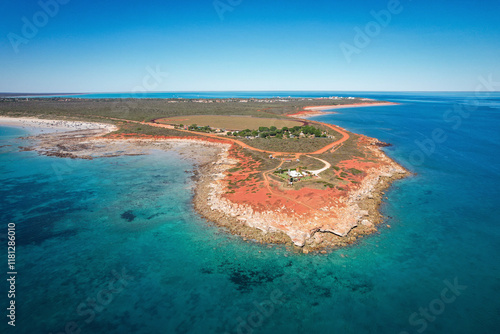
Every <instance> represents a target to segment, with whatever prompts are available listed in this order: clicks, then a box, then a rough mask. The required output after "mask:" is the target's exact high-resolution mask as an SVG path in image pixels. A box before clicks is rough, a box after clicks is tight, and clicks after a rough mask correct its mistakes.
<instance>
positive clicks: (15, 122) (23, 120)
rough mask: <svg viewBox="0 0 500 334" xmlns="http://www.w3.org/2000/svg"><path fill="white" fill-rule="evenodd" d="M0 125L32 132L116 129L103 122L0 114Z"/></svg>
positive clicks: (109, 130)
mask: <svg viewBox="0 0 500 334" xmlns="http://www.w3.org/2000/svg"><path fill="white" fill-rule="evenodd" d="M0 126H13V127H20V128H23V129H25V130H27V131H29V132H30V133H32V134H40V133H52V132H66V131H76V130H97V129H103V130H106V132H112V131H116V129H117V128H116V126H114V125H111V124H104V123H94V122H81V121H62V120H50V119H39V118H31V117H5V116H0Z"/></svg>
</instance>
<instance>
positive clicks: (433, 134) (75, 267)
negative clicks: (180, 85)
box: [0, 92, 500, 334]
mask: <svg viewBox="0 0 500 334" xmlns="http://www.w3.org/2000/svg"><path fill="white" fill-rule="evenodd" d="M186 94H187V93H186ZM189 94H198V95H200V94H205V95H204V96H205V97H228V96H238V97H240V96H241V97H248V96H257V95H255V93H244V92H242V93H229V92H228V93H217V94H216V93H189ZM266 94H267V95H266ZM177 95H179V93H178V94H177ZM278 95H279V96H310V97H315V96H329V95H343V96H346V95H348V96H368V97H373V98H377V99H381V100H389V101H395V102H400V103H402V104H401V105H397V106H384V107H370V108H353V109H344V110H337V111H338V112H339V113H338V114H329V115H323V116H319V117H316V118H315V119H316V120H320V121H323V122H331V123H335V124H338V125H341V126H343V127H345V128H347V129H349V130H351V131H354V132H357V133H362V134H365V135H368V136H373V137H377V138H379V139H380V140H382V141H386V142H389V143H392V144H393V146H391V147H388V148H386V151H387V153H388V154H389V155H390V156H391V157H393V158H394V159H396V160H397V161H399V162H400V163H402V164H403V165H404V166H406V167H407V168H409V169H410V170H411V171H413V172H414V173H416V175H415V176H414V177H411V178H408V179H405V180H403V181H400V182H397V183H396V184H395V185H394V186H393V187H392V188H391V189H390V191H389V192H388V193H387V197H388V199H386V200H385V202H384V203H383V205H382V211H383V214H384V215H385V216H386V221H387V224H389V225H390V226H391V227H390V228H388V227H381V228H380V233H378V234H376V235H373V236H370V237H367V238H364V239H363V240H361V241H359V242H358V243H357V244H356V245H354V246H352V247H350V248H346V249H342V250H337V251H334V252H333V253H331V254H328V255H298V254H293V253H289V252H287V251H286V250H285V249H284V248H283V247H279V246H278V247H276V246H275V247H272V248H269V247H266V246H262V245H256V244H250V243H246V242H244V241H242V240H240V239H239V238H237V237H233V236H231V235H228V234H226V233H225V232H223V231H221V230H220V229H218V228H217V227H215V226H213V225H212V224H210V223H208V222H206V221H205V220H203V219H201V218H200V217H198V216H197V215H196V213H195V212H194V211H193V208H192V204H191V198H192V187H193V182H192V180H191V178H190V176H191V175H192V171H193V170H194V169H195V168H196V166H194V165H193V164H192V163H190V162H188V161H185V160H182V159H180V157H179V155H178V154H176V153H172V152H155V153H154V154H152V155H149V156H140V157H117V158H106V159H95V160H92V161H87V160H69V159H60V158H55V157H42V156H38V155H36V154H35V153H33V152H19V151H18V149H17V146H19V145H25V143H24V142H23V140H20V139H18V137H19V136H22V135H24V134H25V133H24V132H23V130H22V129H16V128H7V127H2V128H0V140H1V141H0V146H2V147H1V148H0V153H1V154H0V168H1V175H0V184H1V187H0V198H1V199H2V201H1V204H0V221H1V222H2V226H1V228H2V230H1V231H0V239H1V240H2V244H3V245H4V246H3V248H4V252H5V254H6V252H7V251H6V234H7V224H8V223H15V224H16V238H17V239H16V241H17V248H16V269H17V272H18V275H17V280H16V306H17V307H16V316H17V317H16V331H15V332H16V333H54V334H55V333H60V332H62V333H72V332H75V333H78V331H80V333H226V332H227V333H304V332H310V333H396V334H397V333H495V332H498V331H499V328H500V301H499V297H500V220H499V218H498V214H497V210H498V208H499V207H500V200H499V189H500V155H499V152H500V94H498V93H492V94H482V95H481V96H479V97H477V96H476V95H475V94H474V93H446V94H444V93H443V94H441V93H392V94H391V93H355V92H351V93H335V92H280V93H279V94H278V93H274V92H268V93H266V92H260V93H259V95H258V96H259V97H265V96H278ZM91 97H113V96H108V95H106V94H104V95H99V96H91ZM115 97H116V96H115ZM150 97H155V96H154V94H152V95H151V96H150ZM163 97H166V96H163ZM186 97H188V95H186ZM189 97H198V96H189ZM4 145H11V146H4ZM5 258H6V257H4V259H5ZM3 267H4V268H6V263H5V266H3ZM6 272H7V270H4V275H6ZM2 281H4V283H3V285H1V286H0V287H1V288H2V289H3V290H2V291H5V292H6V291H7V290H8V285H7V284H6V281H5V280H4V279H2ZM0 301H1V303H2V304H1V305H2V307H1V308H2V309H3V310H4V311H3V312H4V314H7V311H5V309H6V307H7V306H8V298H7V296H6V293H2V297H1V298H0ZM2 319H4V320H2V323H1V324H0V327H1V332H2V333H6V331H4V330H5V329H9V326H8V325H7V318H6V317H5V315H2Z"/></svg>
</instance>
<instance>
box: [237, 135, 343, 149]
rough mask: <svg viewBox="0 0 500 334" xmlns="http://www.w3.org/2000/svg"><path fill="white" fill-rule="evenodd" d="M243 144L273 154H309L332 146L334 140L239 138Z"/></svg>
mask: <svg viewBox="0 0 500 334" xmlns="http://www.w3.org/2000/svg"><path fill="white" fill-rule="evenodd" d="M239 140H241V141H242V142H244V143H246V144H248V145H250V146H252V147H255V148H259V149H261V150H266V151H273V152H297V153H308V152H314V151H316V150H319V149H320V148H322V147H324V146H326V145H328V144H331V143H332V142H333V141H334V139H329V138H300V139H298V138H293V139H279V138H254V139H244V138H239Z"/></svg>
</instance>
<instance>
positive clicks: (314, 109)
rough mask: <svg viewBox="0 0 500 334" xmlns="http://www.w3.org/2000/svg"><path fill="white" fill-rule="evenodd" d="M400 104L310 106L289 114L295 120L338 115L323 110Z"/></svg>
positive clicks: (375, 103)
mask: <svg viewBox="0 0 500 334" xmlns="http://www.w3.org/2000/svg"><path fill="white" fill-rule="evenodd" d="M399 104H400V103H396V102H374V103H353V104H343V105H342V104H337V105H329V106H309V107H304V110H301V111H299V112H297V113H293V114H288V115H287V116H289V117H295V118H308V117H313V116H320V115H325V114H336V112H334V111H332V112H328V111H323V110H331V109H343V108H346V109H347V108H359V107H381V106H391V105H399Z"/></svg>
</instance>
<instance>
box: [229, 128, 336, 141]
mask: <svg viewBox="0 0 500 334" xmlns="http://www.w3.org/2000/svg"><path fill="white" fill-rule="evenodd" d="M327 134H328V132H327V131H324V130H321V129H319V128H317V127H314V126H312V125H304V126H294V127H291V128H289V127H287V126H284V127H282V128H281V129H278V128H277V127H275V126H271V127H266V126H261V127H259V129H258V130H250V129H245V130H241V131H235V132H232V133H231V132H229V133H228V136H235V137H242V138H245V137H252V138H255V137H260V138H269V137H272V138H278V139H283V138H301V137H305V138H326V137H327Z"/></svg>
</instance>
